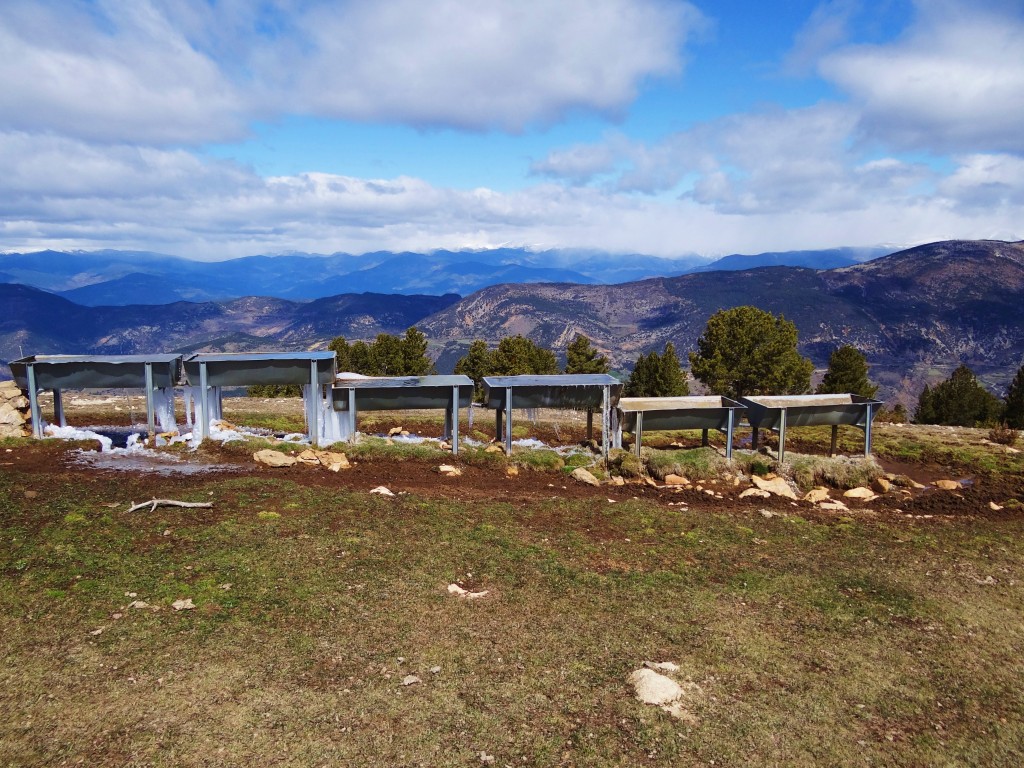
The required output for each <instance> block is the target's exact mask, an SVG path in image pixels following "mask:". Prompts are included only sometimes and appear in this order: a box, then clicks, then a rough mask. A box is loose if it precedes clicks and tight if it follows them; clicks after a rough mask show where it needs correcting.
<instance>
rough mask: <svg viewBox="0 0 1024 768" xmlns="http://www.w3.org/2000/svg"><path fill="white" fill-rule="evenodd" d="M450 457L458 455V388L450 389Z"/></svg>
mask: <svg viewBox="0 0 1024 768" xmlns="http://www.w3.org/2000/svg"><path fill="white" fill-rule="evenodd" d="M452 455H453V456H458V455H459V387H458V385H456V386H453V387H452Z"/></svg>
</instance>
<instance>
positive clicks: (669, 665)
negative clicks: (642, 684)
mask: <svg viewBox="0 0 1024 768" xmlns="http://www.w3.org/2000/svg"><path fill="white" fill-rule="evenodd" d="M644 666H645V667H647V668H648V669H653V670H654V671H655V672H678V671H679V665H678V664H676V663H675V662H672V661H645V662H644Z"/></svg>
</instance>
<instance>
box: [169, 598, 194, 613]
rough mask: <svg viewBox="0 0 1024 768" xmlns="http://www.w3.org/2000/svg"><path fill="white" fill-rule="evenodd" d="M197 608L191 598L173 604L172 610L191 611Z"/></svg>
mask: <svg viewBox="0 0 1024 768" xmlns="http://www.w3.org/2000/svg"><path fill="white" fill-rule="evenodd" d="M195 607H196V605H195V603H193V602H192V598H191V597H185V598H182V599H179V600H175V601H174V602H173V603H171V608H173V609H174V610H176V611H191V610H192V609H193V608H195Z"/></svg>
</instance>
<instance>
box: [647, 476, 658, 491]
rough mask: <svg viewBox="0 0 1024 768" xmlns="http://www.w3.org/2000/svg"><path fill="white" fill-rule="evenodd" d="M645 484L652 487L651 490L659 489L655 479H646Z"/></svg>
mask: <svg viewBox="0 0 1024 768" xmlns="http://www.w3.org/2000/svg"><path fill="white" fill-rule="evenodd" d="M644 482H645V483H647V485H649V486H651V488H657V487H658V484H657V483H656V482H654V479H653V478H650V477H645V478H644Z"/></svg>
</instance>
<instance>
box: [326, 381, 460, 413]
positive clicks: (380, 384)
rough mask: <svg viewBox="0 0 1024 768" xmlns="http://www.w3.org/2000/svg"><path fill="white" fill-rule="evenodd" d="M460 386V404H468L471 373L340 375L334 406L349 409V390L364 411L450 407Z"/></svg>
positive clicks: (333, 397) (337, 408)
mask: <svg viewBox="0 0 1024 768" xmlns="http://www.w3.org/2000/svg"><path fill="white" fill-rule="evenodd" d="M455 389H458V406H457V407H459V408H466V407H468V406H469V404H470V402H471V401H472V398H473V380H472V379H471V378H469V377H468V376H369V377H361V378H352V379H338V380H337V381H335V384H334V386H333V387H332V388H331V398H332V401H333V403H334V409H335V410H337V411H347V410H348V409H349V402H350V400H349V397H350V395H349V393H350V392H352V393H353V396H354V398H355V407H356V409H357V410H361V411H391V410H395V411H400V410H415V409H426V408H450V407H451V406H452V395H453V392H454V390H455Z"/></svg>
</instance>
